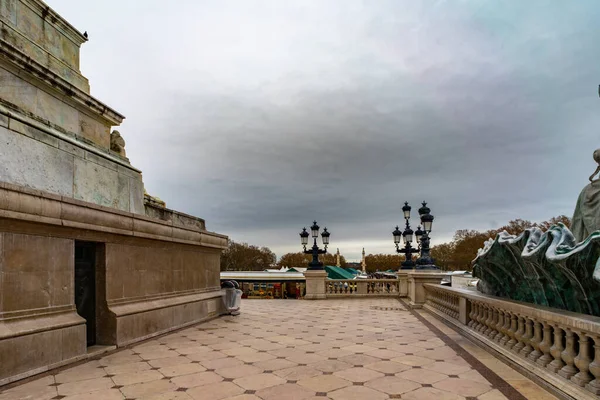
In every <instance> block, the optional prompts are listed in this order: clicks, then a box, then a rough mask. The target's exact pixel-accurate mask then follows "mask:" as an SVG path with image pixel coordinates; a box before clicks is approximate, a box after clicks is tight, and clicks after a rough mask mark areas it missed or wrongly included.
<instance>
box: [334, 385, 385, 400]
mask: <svg viewBox="0 0 600 400" xmlns="http://www.w3.org/2000/svg"><path fill="white" fill-rule="evenodd" d="M327 395H328V396H329V397H331V398H332V399H333V400H384V399H387V398H388V395H387V394H385V393H382V392H380V391H377V390H373V389H371V388H368V387H366V386H350V387H346V388H343V389H340V390H336V391H334V392H331V393H327Z"/></svg>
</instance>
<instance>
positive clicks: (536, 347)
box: [527, 321, 543, 362]
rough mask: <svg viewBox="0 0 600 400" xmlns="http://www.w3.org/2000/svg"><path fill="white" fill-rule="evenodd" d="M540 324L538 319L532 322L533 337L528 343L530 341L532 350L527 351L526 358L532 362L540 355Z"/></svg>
mask: <svg viewBox="0 0 600 400" xmlns="http://www.w3.org/2000/svg"><path fill="white" fill-rule="evenodd" d="M542 333H543V331H542V324H541V323H540V322H539V321H534V322H533V338H532V339H531V341H530V342H529V343H531V347H533V351H532V352H531V353H529V355H528V356H527V358H528V359H529V360H531V361H532V362H536V361H537V359H538V358H540V357H541V356H542V352H541V351H540V345H541V344H542Z"/></svg>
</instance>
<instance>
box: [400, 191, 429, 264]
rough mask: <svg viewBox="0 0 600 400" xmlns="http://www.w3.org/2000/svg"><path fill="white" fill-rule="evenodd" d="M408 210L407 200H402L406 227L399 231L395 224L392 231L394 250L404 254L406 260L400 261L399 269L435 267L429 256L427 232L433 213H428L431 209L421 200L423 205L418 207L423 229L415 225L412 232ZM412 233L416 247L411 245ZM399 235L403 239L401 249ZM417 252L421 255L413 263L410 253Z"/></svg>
mask: <svg viewBox="0 0 600 400" xmlns="http://www.w3.org/2000/svg"><path fill="white" fill-rule="evenodd" d="M410 210H411V206H409V205H408V202H404V207H402V213H403V214H404V219H405V220H406V227H405V228H404V232H401V231H400V230H399V229H398V227H397V226H396V230H394V232H392V234H393V235H394V243H395V244H396V252H398V253H402V254H404V255H405V256H406V260H405V261H403V262H402V264H401V266H400V269H413V268H417V269H437V267H436V266H435V265H434V264H435V261H434V260H433V259H432V258H431V255H430V249H429V233H430V232H431V225H432V223H433V215H431V214H430V211H431V210H430V209H429V207H427V203H425V202H423V206H422V207H421V208H419V215H420V217H421V223H422V224H423V230H421V227H420V226H419V227H417V230H416V232H413V230H412V229H410V223H409V220H410ZM413 233H414V235H415V237H416V240H417V247H418V248H413V247H412V240H413ZM400 237H402V238H403V239H404V248H402V249H401V248H400V246H399V244H400ZM419 252H420V253H421V256H420V257H419V258H418V259H417V262H416V263H415V262H414V261H413V260H412V255H413V254H415V253H419Z"/></svg>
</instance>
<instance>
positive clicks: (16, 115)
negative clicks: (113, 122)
mask: <svg viewBox="0 0 600 400" xmlns="http://www.w3.org/2000/svg"><path fill="white" fill-rule="evenodd" d="M0 114H3V115H6V116H7V117H9V118H12V119H16V120H17V121H20V122H22V123H24V124H26V125H30V126H32V127H34V128H36V129H39V130H41V131H43V132H45V133H47V134H49V135H51V136H54V137H56V138H58V139H60V140H64V141H65V142H68V143H71V144H72V145H74V146H77V147H80V148H82V149H84V150H87V151H89V152H90V153H94V154H96V155H98V156H100V157H104V158H107V159H109V160H110V161H112V162H115V163H117V164H119V165H121V166H123V167H125V168H128V169H130V170H132V171H135V172H138V173H142V171H140V170H139V169H137V168H135V167H133V166H132V165H131V164H130V163H129V162H127V161H125V160H124V159H122V158H121V157H119V156H116V155H113V154H111V153H108V152H107V151H105V150H101V149H99V148H97V147H96V146H94V145H91V144H88V143H85V142H82V141H80V140H77V139H75V138H74V137H71V136H69V135H68V134H66V133H63V132H61V131H59V130H57V129H54V128H52V127H51V126H48V125H46V124H44V123H42V122H39V121H37V120H35V119H33V118H31V117H28V116H25V115H23V114H21V113H20V112H17V111H13V110H11V109H10V108H8V107H6V106H4V105H2V104H1V103H0Z"/></svg>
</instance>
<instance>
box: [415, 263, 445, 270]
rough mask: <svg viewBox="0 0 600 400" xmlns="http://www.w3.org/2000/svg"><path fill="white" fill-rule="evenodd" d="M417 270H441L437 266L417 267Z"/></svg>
mask: <svg viewBox="0 0 600 400" xmlns="http://www.w3.org/2000/svg"><path fill="white" fill-rule="evenodd" d="M415 269H416V270H420V271H421V270H424V269H427V270H433V271H440V269H439V268H438V267H436V266H435V265H433V264H431V265H417V266H416V267H415Z"/></svg>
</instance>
